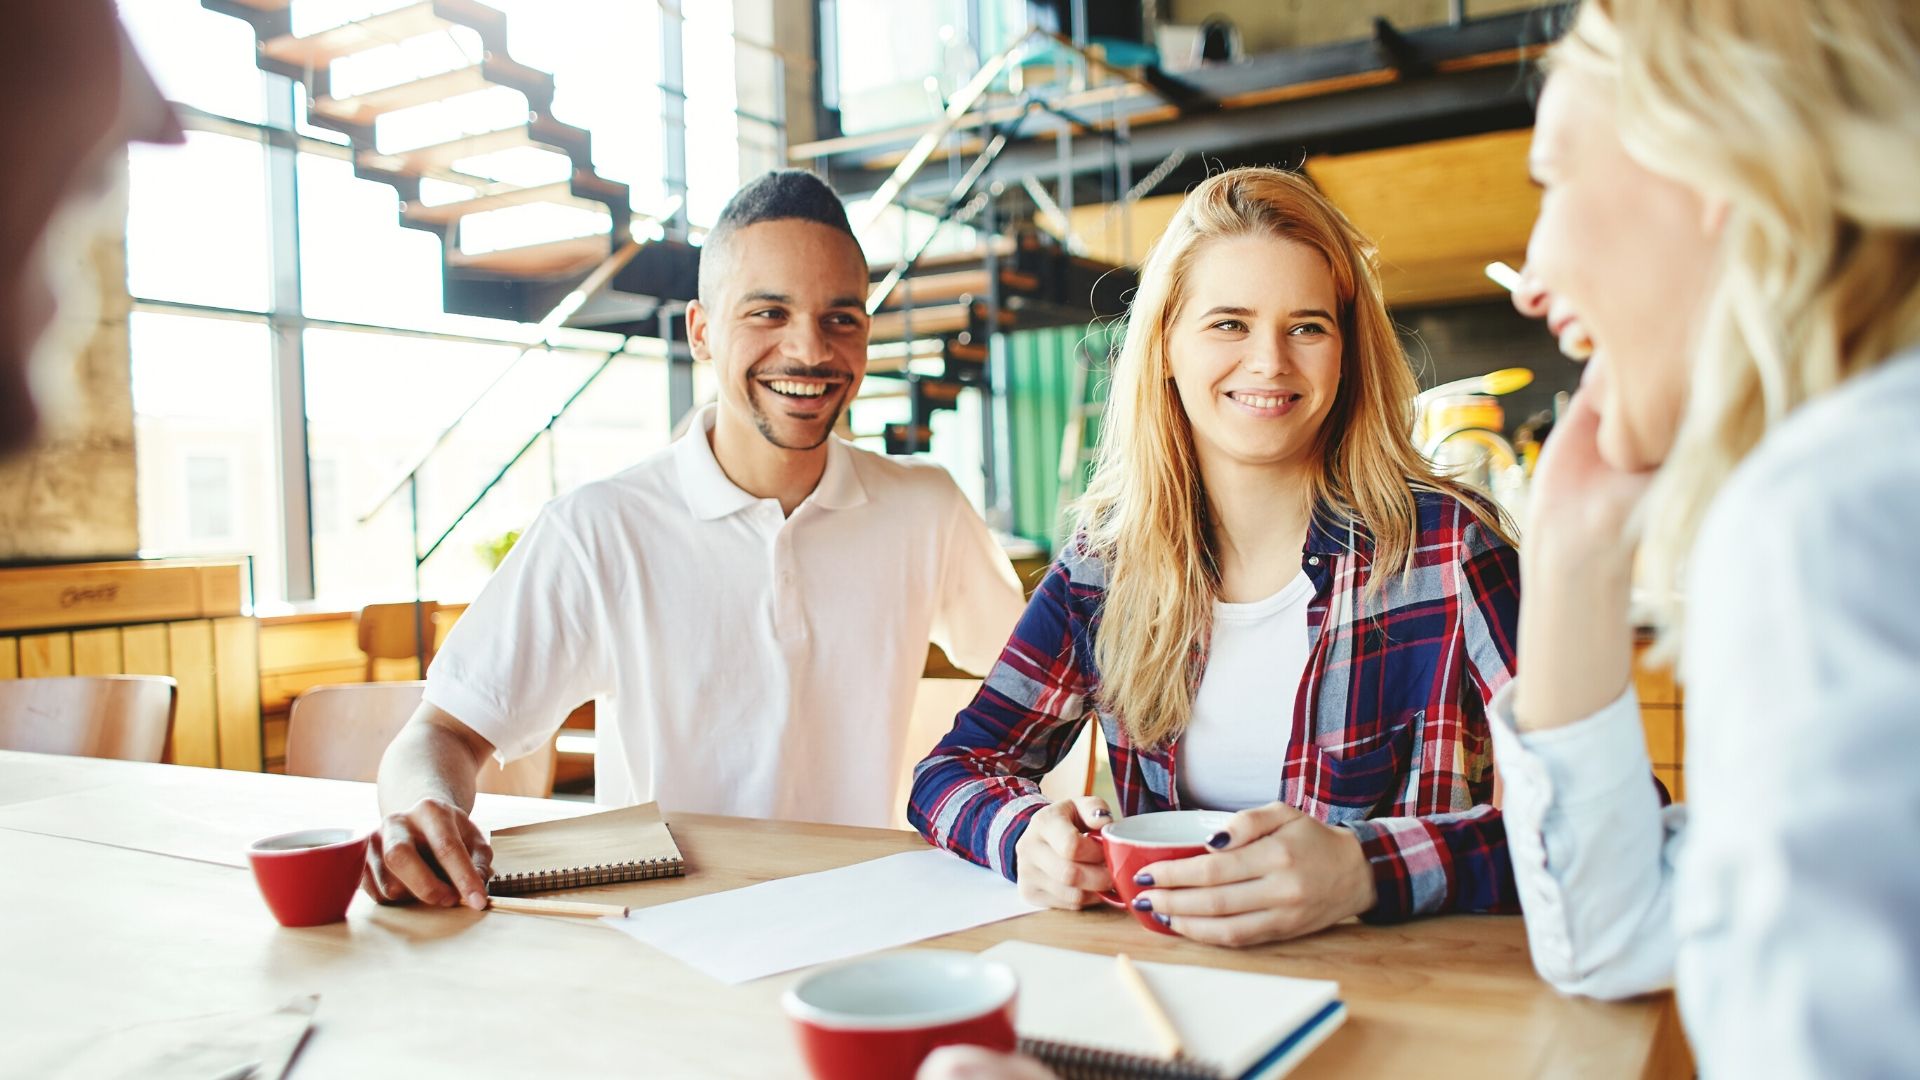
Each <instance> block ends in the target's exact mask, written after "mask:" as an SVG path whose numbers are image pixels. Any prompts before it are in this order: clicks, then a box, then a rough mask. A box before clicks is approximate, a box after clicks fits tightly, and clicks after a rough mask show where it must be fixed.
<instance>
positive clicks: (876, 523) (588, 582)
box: [365, 171, 1021, 907]
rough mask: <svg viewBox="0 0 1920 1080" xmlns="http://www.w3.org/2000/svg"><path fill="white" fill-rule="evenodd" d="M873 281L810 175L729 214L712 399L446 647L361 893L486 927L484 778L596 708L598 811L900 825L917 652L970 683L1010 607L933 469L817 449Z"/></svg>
mask: <svg viewBox="0 0 1920 1080" xmlns="http://www.w3.org/2000/svg"><path fill="white" fill-rule="evenodd" d="M867 284H868V277H867V263H866V259H865V258H864V256H862V254H861V252H860V246H859V244H858V243H857V242H856V241H855V240H854V237H853V232H852V230H851V229H850V228H849V227H848V225H847V217H846V212H845V210H844V209H842V207H841V205H840V201H839V199H838V198H836V197H835V196H834V194H833V192H832V191H831V190H830V189H829V188H828V187H827V186H826V185H825V184H824V183H822V182H821V181H820V180H818V179H817V178H815V177H814V176H812V175H811V174H809V173H805V172H800V171H784V172H775V173H769V174H767V175H765V176H763V177H761V178H759V179H758V180H755V181H753V182H752V183H750V184H748V185H747V186H746V187H744V188H742V189H741V190H740V192H739V193H738V194H736V195H735V196H734V198H733V200H732V201H731V202H730V203H728V205H727V208H726V209H725V210H724V211H723V212H722V214H721V217H720V221H719V222H718V223H717V224H716V225H715V226H714V228H713V231H712V232H711V233H710V234H709V235H708V238H707V243H706V246H705V247H704V248H703V249H702V254H701V265H700V299H699V300H698V301H696V302H694V303H693V304H691V305H689V307H688V310H687V333H688V338H689V339H690V341H691V344H692V346H693V353H694V356H695V358H696V359H698V360H700V361H704V362H710V363H712V364H713V365H714V371H715V375H716V376H717V377H718V381H719V387H720V394H719V400H718V401H717V402H716V403H714V404H713V405H710V406H708V407H707V408H706V409H704V410H703V411H701V412H700V413H699V414H698V415H696V416H695V417H694V422H693V423H692V424H691V426H690V427H689V429H688V431H687V433H686V435H685V436H683V437H682V438H680V439H679V440H677V441H676V442H675V443H674V444H673V445H672V446H670V447H668V448H667V449H666V450H663V451H661V452H660V453H657V454H655V455H653V456H652V457H649V458H648V459H646V460H645V461H642V462H641V463H640V464H638V465H636V466H634V467H633V468H631V469H628V470H626V471H625V472H622V473H619V474H617V475H615V476H613V477H610V478H608V479H606V480H602V481H599V482H597V483H593V484H588V485H585V486H584V487H582V488H580V489H579V490H577V491H574V492H571V493H569V494H567V495H565V496H562V497H561V498H559V499H556V500H554V501H553V502H552V503H551V504H549V505H548V506H547V508H546V509H545V510H544V511H543V512H542V513H541V515H540V517H539V520H537V521H535V522H534V524H533V525H532V526H531V527H530V528H529V529H528V530H527V532H526V534H525V535H524V536H523V537H522V538H521V539H520V542H519V543H518V544H517V545H515V547H514V550H513V551H512V553H511V554H510V555H509V556H508V557H507V560H506V562H504V563H503V564H501V567H500V570H499V572H498V573H497V574H496V575H495V576H494V578H493V580H491V581H490V582H488V584H487V586H486V588H485V589H484V590H482V592H481V594H480V596H479V597H478V599H476V600H475V601H474V603H473V605H472V606H471V607H470V608H469V609H468V610H467V612H466V614H465V615H464V616H463V617H462V618H461V620H460V622H459V623H458V625H456V626H455V627H454V630H453V632H452V634H451V635H449V637H448V639H447V642H446V645H445V647H444V648H443V649H441V650H440V652H439V653H438V655H437V656H436V657H435V659H434V664H433V669H432V671H431V672H430V673H429V675H428V680H427V690H426V697H425V702H424V703H423V704H422V706H421V708H420V711H419V712H418V713H417V714H416V715H415V716H414V717H413V719H412V721H411V722H410V723H409V724H408V725H407V727H406V729H405V730H403V731H402V732H401V734H400V736H399V737H398V738H397V739H395V740H394V743H393V745H392V747H391V748H390V749H389V750H388V751H387V756H386V758H385V759H384V760H383V761H382V763H381V767H380V803H381V809H382V812H383V813H384V814H385V818H384V820H383V822H382V827H381V831H380V833H379V834H378V836H377V840H378V842H377V843H376V844H375V845H374V846H373V848H374V849H373V850H372V851H371V852H370V853H369V858H368V866H367V874H366V880H365V885H366V888H367V890H368V891H369V892H371V893H372V894H373V895H374V896H376V897H377V898H380V899H382V900H388V901H393V900H401V899H405V898H407V897H409V896H413V897H417V898H419V899H421V900H424V901H426V902H428V903H435V904H442V905H450V904H457V903H461V902H466V903H468V904H470V905H472V906H475V907H480V906H484V905H485V897H484V893H485V877H486V873H487V866H488V863H489V861H490V858H491V856H490V853H489V850H488V848H487V843H486V838H485V837H484V836H483V835H482V834H481V833H480V831H479V830H478V829H477V828H476V827H475V826H474V825H473V823H472V822H471V821H470V820H469V819H468V817H467V812H468V811H469V810H471V809H472V806H473V793H474V781H475V776H476V774H477V773H478V771H479V769H480V768H481V767H482V766H483V765H484V764H485V763H486V761H487V758H488V757H489V756H497V757H498V758H499V759H501V760H502V761H507V760H511V759H513V758H516V757H519V756H521V755H523V754H527V753H531V752H533V751H534V750H536V749H538V748H540V747H542V746H544V745H545V744H546V742H547V740H548V739H549V738H550V737H551V736H552V734H553V732H554V729H555V728H556V727H558V725H559V724H560V722H561V720H562V719H564V718H565V717H566V715H567V713H568V712H569V711H570V710H572V709H573V708H574V707H575V706H577V705H579V704H580V703H581V702H583V701H588V700H593V701H595V702H596V703H597V704H596V717H597V720H596V723H597V733H598V748H597V757H596V761H595V773H596V775H595V791H596V796H597V799H598V801H599V802H600V803H602V804H609V805H616V806H617V805H625V804H629V803H634V802H643V801H647V800H657V801H658V802H660V803H661V805H662V806H664V807H665V808H666V809H667V810H669V811H680V812H700V813H716V814H734V815H742V816H749V817H774V818H788V819H797V820H806V821H826V822H838V823H844V824H854V825H890V824H893V823H894V821H895V818H896V815H897V813H898V811H899V809H900V808H899V807H898V806H896V802H897V800H898V797H899V788H900V781H901V778H902V776H903V774H904V770H905V768H906V766H907V765H908V764H909V763H910V762H911V761H912V760H914V759H915V758H917V757H918V756H919V754H920V753H922V752H924V750H925V749H926V748H925V747H913V746H908V745H906V730H907V720H908V716H909V713H910V711H911V708H912V705H913V696H914V691H915V690H916V688H917V687H918V684H919V677H920V672H921V669H922V666H923V665H924V663H925V659H926V649H927V643H928V642H929V641H933V642H936V643H938V644H939V645H940V646H941V647H942V648H943V649H945V650H946V652H947V654H948V656H950V657H951V658H952V659H953V661H954V662H955V663H956V664H958V665H960V666H961V667H964V668H967V669H969V670H974V671H985V670H986V669H987V666H988V665H989V664H990V663H991V661H992V660H993V658H994V657H995V655H997V653H998V651H999V648H1000V646H1001V645H1002V644H1003V643H1004V642H1005V641H1006V638H1007V634H1008V633H1009V632H1010V631H1011V629H1012V627H1013V624H1014V622H1015V620H1016V619H1017V618H1018V617H1019V614H1020V609H1021V596H1020V588H1019V583H1018V581H1017V580H1016V579H1015V577H1014V574H1013V568H1012V566H1011V565H1010V564H1009V563H1008V561H1007V558H1006V556H1005V555H1004V554H1003V553H1002V552H1001V551H1000V550H999V548H998V546H997V545H996V544H995V543H994V542H993V538H992V537H991V536H990V535H989V534H988V532H987V529H986V526H985V524H984V523H983V522H981V520H980V518H979V515H977V514H975V513H974V511H973V508H972V507H971V506H969V505H968V504H967V501H966V499H965V497H964V496H962V495H961V493H960V490H959V488H958V487H956V486H955V485H954V482H953V480H952V478H951V477H949V476H948V475H947V474H946V472H945V471H944V470H942V469H940V468H939V467H938V466H935V465H931V464H928V463H924V462H915V461H906V460H899V459H892V458H887V457H883V456H880V455H877V454H872V453H868V452H866V451H864V450H859V449H855V448H854V447H852V446H850V445H848V444H847V443H846V442H843V441H841V440H840V439H837V438H835V437H834V436H833V428H834V424H835V422H836V421H837V420H838V419H839V417H840V414H841V413H842V412H843V411H844V410H845V409H846V407H847V405H848V403H849V402H850V401H852V400H853V396H854V394H855V393H856V392H857V391H858V389H859V387H860V380H861V377H862V376H863V375H865V373H866V367H867V332H868V319H867V313H866V304H865V298H866V292H867ZM436 869H437V871H438V872H436Z"/></svg>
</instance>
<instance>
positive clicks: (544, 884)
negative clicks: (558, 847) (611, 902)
mask: <svg viewBox="0 0 1920 1080" xmlns="http://www.w3.org/2000/svg"><path fill="white" fill-rule="evenodd" d="M686 866H687V864H686V863H685V862H682V861H681V860H679V859H644V860H641V861H640V862H623V863H605V864H602V865H597V866H576V867H574V868H573V869H571V870H559V871H549V872H544V873H538V874H507V875H504V876H502V877H496V878H494V879H493V880H492V881H489V882H487V892H489V893H491V894H493V895H494V896H523V895H525V894H527V893H531V892H545V891H547V890H549V889H584V888H586V887H587V886H589V885H611V884H613V883H614V882H619V881H647V880H650V879H652V878H663V877H676V876H678V875H680V874H684V873H686Z"/></svg>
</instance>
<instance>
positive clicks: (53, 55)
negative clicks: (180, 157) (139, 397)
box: [0, 0, 182, 457]
mask: <svg viewBox="0 0 1920 1080" xmlns="http://www.w3.org/2000/svg"><path fill="white" fill-rule="evenodd" d="M0 101H6V102H8V103H10V105H11V107H10V108H8V109H7V110H5V112H4V113H3V114H0V147H4V148H5V150H6V158H7V162H8V164H7V167H6V168H5V169H0V457H4V456H11V455H13V454H15V453H18V452H20V451H22V450H25V449H26V448H27V447H28V446H30V445H31V444H32V442H33V439H34V436H35V435H36V434H37V433H38V431H39V428H40V405H39V403H38V402H37V401H36V393H35V391H36V385H35V384H36V382H37V381H40V380H41V379H43V378H44V374H41V375H38V376H37V375H36V371H37V370H38V371H41V372H42V373H44V371H45V369H46V368H47V364H45V363H41V362H40V361H39V359H38V358H41V357H47V358H51V357H54V356H58V355H61V354H62V352H70V351H73V350H77V349H78V348H79V347H80V346H81V344H82V343H84V342H85V340H86V337H87V335H88V334H90V333H92V331H93V323H94V318H93V312H94V308H95V305H96V302H97V296H96V295H95V290H94V288H93V286H92V284H91V281H92V275H91V273H90V272H89V271H88V270H87V267H86V255H87V246H88V241H89V240H90V239H91V238H92V236H93V235H94V233H95V232H96V231H97V226H98V225H99V224H100V223H101V221H102V219H103V210H102V206H103V202H104V199H103V197H104V196H105V195H106V194H107V193H109V192H110V191H111V190H112V189H113V186H114V184H115V183H116V182H117V178H118V177H119V176H120V175H121V174H122V173H123V172H124V170H125V168H126V149H127V144H128V143H129V142H179V141H181V138H182V136H181V132H180V126H179V124H178V123H177V122H176V120H175V119H174V116H173V113H172V110H171V109H170V108H169V107H168V106H167V103H166V101H165V100H164V99H162V98H161V96H160V92H159V90H158V89H157V88H155V86H154V84H153V78H152V76H150V75H149V74H148V73H147V70H146V68H144V67H143V66H141V64H140V60H139V58H138V57H137V56H135V55H134V52H133V47H132V45H131V44H129V43H128V41H127V38H126V35H125V33H124V32H122V30H121V29H120V24H119V22H118V20H117V19H116V18H115V16H114V9H113V5H112V4H111V3H107V2H106V0H70V2H66V3H59V4H20V5H15V6H14V7H13V8H12V9H10V10H9V11H8V12H7V32H6V33H5V34H0Z"/></svg>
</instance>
